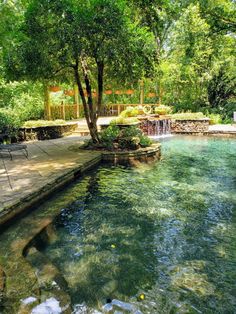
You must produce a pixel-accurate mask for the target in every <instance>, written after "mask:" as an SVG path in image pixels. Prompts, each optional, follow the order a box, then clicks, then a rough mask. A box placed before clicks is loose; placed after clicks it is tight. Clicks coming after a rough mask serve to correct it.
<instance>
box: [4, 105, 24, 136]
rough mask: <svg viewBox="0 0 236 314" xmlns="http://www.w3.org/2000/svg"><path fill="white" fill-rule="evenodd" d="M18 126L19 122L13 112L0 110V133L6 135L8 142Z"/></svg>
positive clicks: (15, 133) (14, 134)
mask: <svg viewBox="0 0 236 314" xmlns="http://www.w3.org/2000/svg"><path fill="white" fill-rule="evenodd" d="M20 125H21V120H20V119H19V117H18V116H17V114H16V113H15V112H14V111H10V110H6V109H0V133H2V134H6V135H7V136H8V139H9V140H10V139H13V138H15V137H16V135H17V130H18V129H19V127H20Z"/></svg>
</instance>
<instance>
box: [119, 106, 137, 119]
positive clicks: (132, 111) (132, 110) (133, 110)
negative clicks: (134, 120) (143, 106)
mask: <svg viewBox="0 0 236 314" xmlns="http://www.w3.org/2000/svg"><path fill="white" fill-rule="evenodd" d="M138 115H139V108H138V107H131V106H129V107H127V108H126V109H125V110H124V111H122V112H121V114H120V117H123V118H129V117H137V116H138Z"/></svg>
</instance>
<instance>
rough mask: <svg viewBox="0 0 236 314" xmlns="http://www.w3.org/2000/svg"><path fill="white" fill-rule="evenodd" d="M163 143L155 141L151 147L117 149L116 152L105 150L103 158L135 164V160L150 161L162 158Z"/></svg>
mask: <svg viewBox="0 0 236 314" xmlns="http://www.w3.org/2000/svg"><path fill="white" fill-rule="evenodd" d="M160 151H161V144H160V143H155V144H152V146H150V147H145V148H140V149H138V150H133V151H131V150H130V151H116V152H109V151H106V152H103V153H102V160H103V161H104V162H111V163H114V164H119V163H121V164H122V163H128V164H131V165H134V161H141V162H142V161H146V162H147V161H149V160H151V159H152V158H153V159H154V160H156V159H158V158H160V154H161V152H160Z"/></svg>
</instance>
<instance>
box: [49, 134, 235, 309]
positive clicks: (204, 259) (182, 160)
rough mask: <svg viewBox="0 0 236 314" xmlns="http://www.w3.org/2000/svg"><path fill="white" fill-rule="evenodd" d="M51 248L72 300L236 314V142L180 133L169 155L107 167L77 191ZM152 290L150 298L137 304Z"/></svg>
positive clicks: (95, 305) (96, 305)
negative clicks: (137, 163) (140, 163)
mask: <svg viewBox="0 0 236 314" xmlns="http://www.w3.org/2000/svg"><path fill="white" fill-rule="evenodd" d="M75 190H76V191H77V193H78V199H77V201H75V202H74V203H72V204H68V206H66V207H65V208H64V209H63V211H62V215H61V217H60V218H59V219H58V220H57V222H56V230H57V231H56V232H57V239H56V240H55V241H54V243H52V244H50V245H48V246H47V247H46V248H44V253H45V254H46V255H47V256H48V257H49V258H50V259H51V261H52V262H53V263H55V264H56V265H57V267H58V268H59V269H60V270H61V271H62V273H63V274H64V277H65V278H66V280H67V282H68V283H69V289H70V294H71V297H72V301H73V304H81V303H83V302H85V304H86V305H87V306H88V307H89V308H91V309H101V306H102V305H103V304H104V303H105V302H106V299H107V298H111V299H112V298H116V299H119V300H122V301H127V302H131V303H134V304H136V305H137V307H138V308H139V309H140V310H141V311H142V312H143V313H236V141H235V140H229V139H225V140H224V139H215V138H206V137H202V138H199V137H196V138H195V137H174V138H172V139H170V140H166V141H163V143H162V160H161V162H157V163H156V164H154V165H152V166H151V165H143V166H142V167H139V168H125V167H112V168H111V167H107V166H101V167H100V168H98V170H97V171H95V172H93V173H91V174H89V175H87V176H86V177H85V178H84V179H83V180H81V181H80V182H78V183H77V184H76V186H75V187H74V188H73V191H75ZM140 294H144V300H141V301H138V298H139V295H140Z"/></svg>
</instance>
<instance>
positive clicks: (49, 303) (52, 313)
mask: <svg viewBox="0 0 236 314" xmlns="http://www.w3.org/2000/svg"><path fill="white" fill-rule="evenodd" d="M61 313H62V308H61V307H60V304H59V302H58V301H57V300H56V299H55V298H50V299H47V300H46V301H45V302H43V303H41V304H39V305H37V306H36V307H34V308H33V310H32V312H31V314H61Z"/></svg>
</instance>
